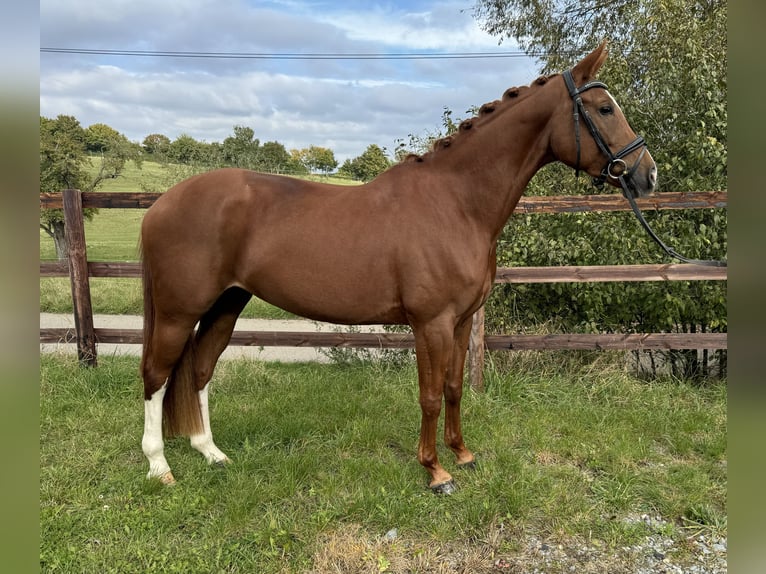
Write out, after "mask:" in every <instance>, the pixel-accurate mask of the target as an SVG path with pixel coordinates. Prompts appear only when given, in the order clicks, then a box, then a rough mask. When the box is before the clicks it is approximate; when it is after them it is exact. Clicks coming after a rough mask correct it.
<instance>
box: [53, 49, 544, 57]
mask: <svg viewBox="0 0 766 574" xmlns="http://www.w3.org/2000/svg"><path fill="white" fill-rule="evenodd" d="M40 52H45V53H48V54H82V55H89V56H127V57H145V58H209V59H214V58H217V59H228V60H446V59H453V60H461V59H479V58H526V57H529V56H536V55H538V54H527V53H525V52H518V51H516V52H439V53H431V54H427V53H418V52H402V53H385V54H376V53H340V52H337V53H333V52H328V53H321V52H312V53H300V52H292V53H290V52H286V53H268V52H177V51H162V50H103V49H98V48H49V47H43V48H40Z"/></svg>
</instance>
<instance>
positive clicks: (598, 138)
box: [562, 70, 726, 267]
mask: <svg viewBox="0 0 766 574" xmlns="http://www.w3.org/2000/svg"><path fill="white" fill-rule="evenodd" d="M562 76H563V78H564V83H566V86H567V90H569V97H571V98H572V102H573V112H572V113H573V115H574V124H575V143H576V144H577V162H576V164H575V177H580V116H582V117H583V120H584V121H585V125H587V126H588V131H589V132H590V134H591V136H593V139H594V140H595V142H596V145H597V146H598V148H599V149H600V150H601V153H603V154H604V155H605V156H606V157H607V159H608V161H607V164H606V166H605V167H604V169H603V170H601V175H600V176H599V177H594V178H593V184H594V185H596V186H602V185H604V183H605V182H606V180H607V178H611V179H615V180H617V181H619V182H620V187H621V188H622V195H623V196H624V197H625V199H627V200H628V203H630V207H631V209H632V210H633V213H634V214H635V215H636V218H637V219H638V221H639V223H640V224H641V226H642V227H643V228H644V229H645V230H646V232H647V233H648V234H649V237H651V238H652V239H653V240H654V241H655V243H657V245H659V246H660V247H661V248H662V250H663V251H664V252H665V253H667V254H668V255H670V256H671V257H673V258H675V259H678V260H679V261H683V262H684V263H690V264H692V265H705V266H708V267H726V261H714V260H707V259H689V258H687V257H684V256H683V255H680V254H679V253H678V252H677V251H676V250H675V249H673V248H672V247H668V246H667V245H666V244H665V243H664V242H663V241H662V240H661V239H660V238H659V237H658V236H657V234H656V233H655V232H654V230H653V229H652V228H651V227H650V226H649V223H648V222H647V221H646V219H644V215H643V214H642V213H641V210H640V209H639V208H638V205H637V204H636V199H635V194H634V189H635V188H634V186H633V174H634V173H635V171H636V169H637V168H638V166H639V164H640V163H641V159H642V158H643V157H644V154H645V153H646V150H647V145H646V142H645V141H644V138H642V137H641V136H636V139H634V140H633V141H632V142H631V143H629V144H628V145H626V146H625V147H624V148H622V149H621V150H620V151H618V152H617V153H615V154H613V153H612V150H610V149H609V146H608V145H607V144H606V142H605V141H604V138H603V136H602V135H601V132H599V131H598V128H597V127H596V124H595V123H594V122H593V118H591V117H590V114H589V113H588V110H586V109H585V106H584V105H583V103H582V98H581V97H580V95H581V94H582V93H583V92H585V91H587V90H590V89H591V88H603V89H605V90H606V89H607V87H606V84H604V83H603V82H598V81H593V82H588V83H587V84H585V85H584V86H582V87H580V88H577V87H576V86H575V83H574V79H573V78H572V72H571V71H570V70H566V71H565V72H564V73H563V74H562ZM638 149H641V153H640V154H639V156H638V159H637V160H636V162H635V163H634V164H633V166H632V167H630V168H628V164H627V163H626V162H625V160H624V159H622V158H624V157H626V156H628V155H630V154H631V153H633V152H634V151H636V150H638Z"/></svg>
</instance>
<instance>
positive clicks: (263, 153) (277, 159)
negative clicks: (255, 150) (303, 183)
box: [259, 141, 303, 173]
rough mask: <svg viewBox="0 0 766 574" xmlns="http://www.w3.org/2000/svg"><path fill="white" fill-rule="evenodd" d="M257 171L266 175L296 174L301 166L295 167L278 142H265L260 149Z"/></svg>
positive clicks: (290, 157)
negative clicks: (261, 171) (266, 173)
mask: <svg viewBox="0 0 766 574" xmlns="http://www.w3.org/2000/svg"><path fill="white" fill-rule="evenodd" d="M259 169H262V170H263V171H266V172H268V173H296V171H301V170H302V169H303V166H296V164H295V162H294V161H293V158H292V156H291V155H290V154H289V153H288V152H287V150H286V149H285V146H284V145H282V144H281V143H279V142H276V141H274V142H266V143H265V144H263V145H262V146H261V148H260V153H259Z"/></svg>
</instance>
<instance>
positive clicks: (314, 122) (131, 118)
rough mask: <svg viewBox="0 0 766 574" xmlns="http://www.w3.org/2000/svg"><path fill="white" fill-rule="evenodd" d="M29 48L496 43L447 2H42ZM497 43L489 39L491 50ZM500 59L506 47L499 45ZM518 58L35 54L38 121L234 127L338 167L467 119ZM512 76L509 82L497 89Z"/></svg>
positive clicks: (307, 48) (454, 47)
mask: <svg viewBox="0 0 766 574" xmlns="http://www.w3.org/2000/svg"><path fill="white" fill-rule="evenodd" d="M40 35H41V36H40V37H41V40H40V44H41V46H43V47H46V46H47V47H78V48H83V47H87V48H102V49H122V50H126V49H127V50H173V51H191V50H193V51H211V52H212V51H214V52H247V53H254V52H258V53H270V54H275V53H286V52H291V53H297V52H301V53H331V52H332V53H391V52H396V51H400V52H404V51H406V52H412V51H421V50H438V51H444V50H449V51H476V50H488V49H489V48H490V44H492V43H493V42H494V40H493V39H492V38H490V37H488V36H486V35H485V34H483V32H481V31H480V30H479V29H478V27H477V26H476V24H475V23H473V22H472V20H471V19H470V16H469V15H467V14H461V13H460V10H459V8H458V5H456V4H454V3H451V2H445V3H439V2H436V1H424V0H421V1H419V2H417V1H416V2H407V3H404V2H403V3H402V6H397V5H396V4H386V6H385V7H383V6H382V5H380V6H379V5H376V4H375V3H369V4H365V5H364V6H360V5H359V4H357V3H354V4H353V8H351V9H350V8H349V7H348V3H343V2H311V1H308V0H306V1H282V2H279V1H275V2H253V3H248V2H245V1H244V0H233V1H229V2H221V1H213V0H183V1H181V0H169V1H164V2H155V1H151V2H149V1H148V0H132V1H130V2H127V1H123V0H103V1H102V2H98V3H92V2H90V1H88V2H84V1H83V0H63V1H62V0H57V1H52V0H42V2H41V4H40ZM494 43H495V44H496V42H494ZM503 49H504V50H507V49H509V48H508V47H507V46H506V47H504V48H503ZM534 75H535V73H534V72H533V71H532V67H531V66H530V62H529V61H528V60H515V59H514V60H395V61H391V60H340V61H339V60H311V61H292V60H269V59H265V60H260V59H258V60H255V59H249V60H221V59H183V58H134V57H117V56H112V57H105V56H97V57H94V56H81V55H67V54H47V53H43V54H41V68H40V113H41V114H42V115H45V116H48V117H55V116H56V115H58V114H70V115H74V116H75V117H77V118H78V119H79V120H80V122H81V123H82V124H83V125H84V126H87V125H90V124H92V123H98V122H100V123H106V124H108V125H110V126H112V127H114V128H115V129H117V130H118V131H120V132H122V133H124V134H125V135H126V136H128V137H129V138H130V139H132V140H135V141H141V140H142V139H143V138H144V137H145V136H146V135H148V134H151V133H163V134H165V135H167V136H168V137H171V138H175V137H178V136H179V135H181V134H183V133H186V134H188V135H191V136H192V137H194V138H196V139H199V140H205V141H222V140H223V139H224V138H225V137H227V136H228V135H231V133H232V128H233V126H234V125H246V126H249V127H252V128H253V130H254V131H255V133H256V137H258V138H259V139H260V140H261V141H262V142H265V141H273V140H276V141H279V142H281V143H283V144H285V146H286V147H288V148H303V147H308V146H309V145H321V146H325V147H330V148H331V149H333V151H334V152H335V155H336V158H338V159H339V160H340V161H341V162H342V161H343V160H344V159H345V158H349V157H355V156H356V155H359V154H360V153H362V152H363V151H364V149H365V148H366V147H367V146H368V145H369V144H371V143H376V144H378V145H381V146H384V147H387V148H388V149H392V148H393V146H394V145H395V141H396V140H397V139H400V138H401V139H404V138H406V137H407V136H408V134H410V133H413V134H422V133H424V132H425V131H432V130H434V129H436V128H437V127H438V126H439V122H440V119H441V113H442V110H443V108H444V107H445V106H447V107H449V108H451V109H452V110H453V111H454V112H455V113H456V115H465V114H464V112H465V110H467V109H468V107H470V106H472V105H479V104H481V103H483V102H484V101H488V100H492V99H495V98H496V97H498V96H499V95H500V94H501V93H502V91H503V90H504V89H505V88H506V87H508V85H510V84H511V83H523V82H528V81H529V80H531V79H532V77H534ZM509 78H510V80H509Z"/></svg>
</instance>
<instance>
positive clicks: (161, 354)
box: [141, 321, 193, 484]
mask: <svg viewBox="0 0 766 574" xmlns="http://www.w3.org/2000/svg"><path fill="white" fill-rule="evenodd" d="M192 327H193V325H185V324H183V323H169V322H159V321H158V322H155V323H154V324H153V325H152V328H151V330H150V334H149V333H148V334H147V336H150V337H151V342H150V344H148V345H147V344H145V345H144V355H143V358H142V361H141V371H142V376H143V379H144V434H143V438H142V440H141V448H142V450H143V452H144V455H145V456H146V458H147V460H148V462H149V473H148V474H147V478H157V479H159V480H160V481H161V482H162V483H164V484H175V478H174V477H173V473H172V472H171V471H170V465H168V462H167V459H166V458H165V452H164V448H165V447H164V441H163V411H164V408H165V399H166V394H167V391H168V384H169V382H170V381H169V379H170V377H171V374H172V373H173V369H174V368H175V366H176V364H177V363H178V362H179V360H181V358H182V356H183V354H184V353H185V352H188V345H189V336H190V334H191V332H192Z"/></svg>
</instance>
